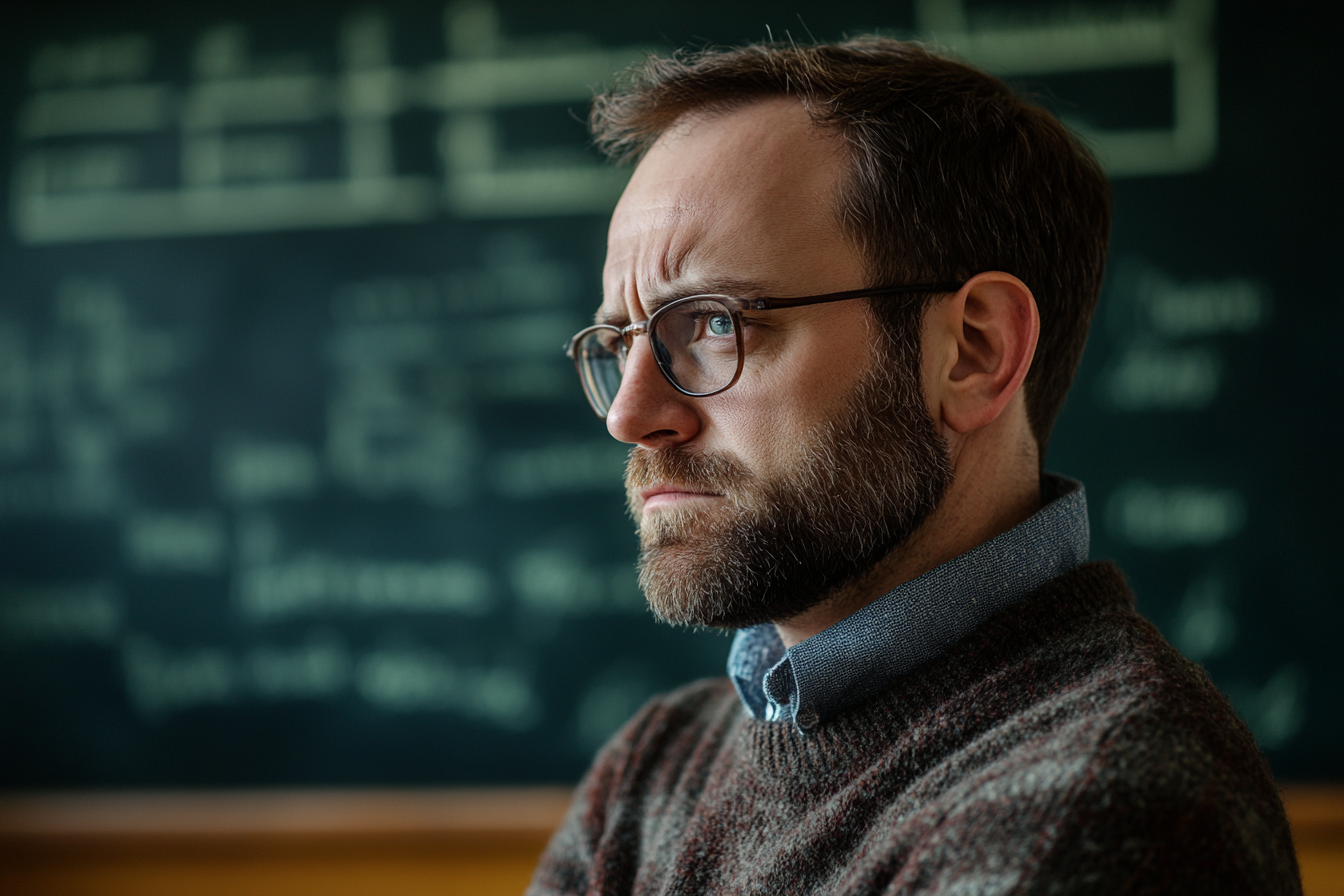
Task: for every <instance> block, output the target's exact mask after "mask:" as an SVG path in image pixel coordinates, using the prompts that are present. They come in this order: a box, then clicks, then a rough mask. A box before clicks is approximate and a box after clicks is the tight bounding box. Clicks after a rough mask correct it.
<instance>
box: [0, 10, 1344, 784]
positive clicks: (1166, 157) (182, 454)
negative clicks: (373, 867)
mask: <svg viewBox="0 0 1344 896" xmlns="http://www.w3.org/2000/svg"><path fill="white" fill-rule="evenodd" d="M1330 8H1331V7H1330V6H1329V5H1327V4H1324V3H1319V4H1294V3H1280V4H1274V5H1273V6H1272V7H1267V6H1265V5H1263V4H1255V3H1251V2H1249V0H1175V2H1153V3H1148V2H1119V3H1109V2H1054V0H1030V2H1009V0H998V2H992V0H916V2H900V0H897V2H882V3H878V2H864V0H833V2H827V3H824V4H823V3H809V4H803V5H797V6H789V5H781V4H778V3H767V2H746V0H734V2H731V3H723V2H713V3H711V2H675V3H674V2H661V0H659V2H643V3H639V4H616V3H612V2H598V0H590V2H565V3H542V2H537V0H495V2H488V0H469V2H455V3H451V4H449V5H447V6H445V5H444V4H443V3H441V2H386V3H381V4H376V5H369V4H344V3H327V2H323V3H317V2H278V0H274V2H265V3H262V2H251V0H231V2H228V3H224V2H217V0H204V2H199V3H193V4H178V3H166V2H125V3H118V4H99V5H92V4H88V5H81V4H73V3H51V4H44V5H41V6H30V7H27V8H24V7H18V8H16V7H15V6H10V7H8V8H7V9H6V11H5V12H4V13H3V14H2V15H3V17H4V23H5V27H4V28H3V29H0V45H2V46H3V50H2V51H0V126H3V127H4V128H5V134H6V136H5V139H4V140H3V141H0V168H3V170H4V171H5V172H6V173H7V177H6V179H5V183H6V184H7V188H6V194H5V200H4V204H3V206H4V209H5V210H6V217H5V219H4V221H5V223H4V224H3V225H0V787H2V788H4V789H6V790H8V791H11V792H28V791H35V790H40V791H50V790H84V789H107V788H122V789H125V788H136V789H143V788H148V789H164V788H173V789H180V788H236V787H300V788H313V787H399V786H436V787H461V786H468V785H471V786H485V785H491V786H499V785H511V786H516V785H524V784H540V783H547V784H561V785H570V784H572V783H573V782H574V781H576V780H577V778H578V776H579V775H580V774H581V773H582V771H583V769H584V768H585V767H586V764H587V762H588V760H589V758H590V756H591V754H592V752H593V750H594V749H595V748H596V747H597V746H598V745H599V744H600V743H601V742H602V741H603V739H604V738H605V737H607V736H608V735H609V734H610V733H611V732H612V731H613V730H614V729H615V728H616V727H617V726H618V725H619V724H620V722H621V721H623V720H624V719H625V718H626V717H627V716H628V715H629V714H630V713H631V712H632V711H633V710H634V709H635V708H637V707H638V706H639V704H640V703H641V702H642V701H643V700H644V699H645V698H646V697H647V696H648V695H650V694H651V693H654V692H655V691H658V690H660V689H665V688H668V687H671V686H674V685H676V684H678V683H681V682H684V681H686V680H689V679H691V678H694V677H699V676H704V675H716V674H721V669H722V664H723V660H724V657H725V655H726V651H727V648H728V643H729V642H728V639H727V638H725V637H723V636H721V635H715V634H707V633H691V632H686V631H678V630H673V629H670V628H667V627H665V626H660V625H657V624H655V623H654V622H653V621H652V619H651V618H650V616H649V615H648V613H647V611H646V610H645V609H644V607H643V601H642V598H641V597H640V595H639V593H638V591H637V588H636V583H635V574H634V571H633V567H632V564H633V560H634V553H635V540H634V537H633V532H632V524H631V522H630V521H629V520H628V519H627V518H626V516H625V514H624V511H623V506H622V491H621V468H622V463H623V459H624V451H623V450H622V447H621V446H620V445H619V444H617V443H615V442H613V441H612V440H610V439H609V437H608V436H607V434H606V432H605V430H604V428H603V425H602V423H601V422H600V421H599V420H597V419H596V418H595V417H594V416H593V415H592V413H591V412H590V411H589V410H588V409H587V406H586V404H585V403H584V400H583V398H582V395H581V393H580V390H579V386H578V383H577V380H576V377H575V375H574V372H573V369H572V367H571V366H570V365H569V362H568V361H567V360H566V359H565V358H564V357H563V356H562V354H561V352H560V346H561V344H562V343H563V342H564V340H565V339H566V338H567V337H568V336H569V335H571V334H572V333H573V332H575V331H576V330H577V329H579V328H580V327H581V326H583V325H584V324H585V322H586V321H587V320H588V319H589V318H590V316H591V314H592V311H593V309H594V308H595V306H596V304H597V302H598V301H599V299H600V282H599V272H600V269H601V264H602V259H603V250H604V239H605V228H606V216H607V214H608V213H609V211H610V209H611V207H612V205H613V204H614V201H615V198H616V196H617V195H618V194H619V192H620V189H621V187H622V184H623V181H624V178H625V177H626V176H627V175H626V174H625V173H623V172H620V171H616V170H613V169H611V168H609V167H605V166H604V165H603V163H602V162H601V161H600V159H599V158H598V157H597V156H596V154H595V153H594V152H593V151H592V150H591V149H590V148H589V147H588V144H587V137H586V132H585V128H584V125H583V120H584V118H585V116H586V112H587V106H588V100H589V98H590V97H591V94H592V89H593V87H594V86H595V85H597V84H600V83H601V82H602V81H604V80H605V79H606V78H607V77H608V76H609V75H610V74H611V73H612V72H613V71H615V70H616V69H618V68H620V67H621V66H623V65H625V64H627V63H629V62H631V61H634V60H636V59H639V58H641V56H642V55H643V54H644V53H646V52H647V51H649V50H667V49H670V48H673V47H679V46H684V45H687V44H690V45H704V44H710V43H736V42H741V41H744V40H753V39H764V38H767V37H768V36H770V35H773V36H774V37H775V38H777V39H787V38H789V37H792V38H795V39H799V40H804V39H811V38H813V37H815V38H818V39H836V38H840V37H842V36H845V35H852V34H858V33H863V32H872V31H880V32H882V33H886V34H892V35H897V36H907V37H918V38H921V39H929V40H933V41H935V42H937V43H939V44H941V45H942V46H944V47H948V48H951V49H953V50H954V51H956V52H957V53H959V54H961V55H962V56H963V57H965V58H966V59H968V60H969V61H971V62H973V63H976V64H979V65H981V66H983V67H984V68H986V69H988V70H989V71H991V72H994V73H996V74H999V75H1002V76H1004V77H1006V78H1008V79H1009V80H1010V81H1011V82H1013V83H1014V84H1016V85H1018V86H1019V87H1020V88H1021V89H1023V90H1025V91H1027V92H1029V93H1032V94H1034V95H1036V96H1038V97H1039V98H1040V101H1041V102H1042V103H1044V104H1046V105H1047V106H1049V107H1050V108H1051V109H1052V110H1054V111H1055V112H1056V114H1058V115H1059V116H1060V117H1061V118H1062V119H1063V120H1064V121H1066V122H1068V123H1069V124H1071V125H1072V126H1074V127H1075V128H1077V129H1078V130H1079V131H1080V132H1082V133H1083V134H1085V135H1086V136H1087V138H1088V139H1089V141H1090V142H1091V143H1092V145H1093V146H1094V147H1095V148H1096V150H1097V151H1098V153H1099V155H1100V156H1101V157H1102V159H1103V160H1104V162H1105V164H1106V166H1107V169H1108V171H1109V172H1110V174H1111V176H1112V177H1113V180H1114V185H1115V196H1116V206H1115V209H1116V221H1115V232H1114V238H1113V241H1112V248H1111V264H1110V269H1109V273H1108V281H1107V286H1106V291H1105V294H1104V296H1103V300H1102V306H1101V310H1100V312H1099V314H1098V317H1097V319H1096V322H1095V324H1094V327H1093V334H1092V338H1091V342H1090V344H1089V348H1088V352H1087V356H1086V358H1085V359H1084V362H1083V367H1082V370H1081V372H1080V374H1079V376H1078V380H1077V383H1076V385H1075V386H1074V389H1073V392H1072V393H1071V396H1070V400H1069V404H1068V406H1067V408H1066V410H1065V413H1064V415H1063V417H1062V419H1061V420H1060V422H1059V425H1058V427H1057V429H1056V434H1055V436H1054V439H1053V442H1052V446H1051V453H1050V457H1049V459H1048V467H1049V468H1050V469H1053V470H1057V471H1060V472H1064V473H1067V474H1069V475H1072V476H1076V477H1078V478H1081V479H1082V480H1083V481H1084V482H1085V483H1086V485H1087V488H1088V493H1089V499H1090V503H1091V511H1092V526H1093V541H1092V552H1093V556H1094V557H1096V558H1112V559H1115V560H1117V561H1119V562H1120V564H1121V565H1122V567H1123V568H1124V569H1125V570H1126V572H1127V573H1128V575H1129V576H1130V578H1131V582H1132V584H1133V587H1134V589H1135V591H1136V593H1137V594H1138V599H1139V605H1140V608H1141V610H1142V611H1143V612H1144V613H1145V614H1147V615H1148V616H1149V618H1151V619H1152V620H1153V621H1154V622H1155V623H1156V624H1157V625H1158V626H1159V627H1161V629H1162V630H1163V632H1164V633H1165V634H1166V635H1167V637H1168V638H1169V639H1170V640H1171V641H1172V642H1173V643H1174V644H1175V645H1176V646H1177V647H1179V648H1180V649H1181V650H1182V651H1183V652H1184V653H1185V654H1186V655H1187V656H1189V657H1190V658H1191V659H1193V660H1196V661H1197V662H1200V663H1202V664H1203V665H1204V666H1205V667H1206V668H1207V669H1208V670H1209V672H1210V674H1211V675H1212V676H1213V678H1214V680H1215V682H1216V683H1217V684H1218V685H1219V686H1220V687H1221V688H1222V689H1223V690H1224V691H1225V692H1226V693H1227V694H1228V696H1229V697H1230V698H1231V699H1232V701H1233V702H1234V704H1235V705H1236V707H1237V709H1238V711H1239V712H1240V713H1241V714H1242V716H1243V718H1245V720H1246V721H1247V722H1248V724H1249V725H1250V726H1251V728H1252V729H1253V731H1254V732H1255V735H1256V737H1257V739H1258V740H1259V742H1260V744H1261V746H1262V747H1263V748H1264V749H1265V751H1266V753H1267V755H1268V756H1269V759H1270V762H1271V764H1272V766H1273V768H1274V772H1275V774H1276V775H1277V776H1278V777H1279V779H1280V780H1282V781H1285V782H1301V781H1316V782H1322V781H1339V780H1340V779H1341V778H1342V777H1344V763H1342V762H1341V759H1340V757H1341V755H1344V753H1342V752H1341V750H1340V747H1339V744H1340V740H1341V734H1344V732H1342V731H1341V726H1342V725H1344V722H1341V713H1340V712H1339V708H1340V702H1341V701H1340V698H1341V694H1342V693H1344V660H1342V659H1341V656H1344V652H1341V651H1340V649H1339V639H1340V635H1341V631H1342V630H1344V626H1342V625H1341V622H1342V620H1344V609H1342V608H1341V601H1340V596H1341V585H1340V580H1339V578H1338V577H1337V576H1336V575H1334V574H1331V573H1330V572H1329V570H1330V569H1331V568H1333V561H1334V559H1335V554H1334V551H1335V550H1337V545H1338V542H1339V539H1340V536H1341V534H1342V533H1341V526H1340V524H1339V522H1338V520H1339V512H1340V506H1341V503H1342V502H1344V495H1342V494H1341V482H1342V481H1344V480H1342V478H1341V476H1340V473H1339V470H1338V464H1339V457H1340V451H1339V448H1338V444H1337V441H1338V436H1339V434H1340V425H1339V422H1338V416H1337V415H1338V412H1339V398H1338V395H1339V387H1338V384H1337V383H1336V381H1335V380H1334V375H1335V371H1336V369H1337V367H1338V362H1337V360H1336V355H1337V352H1336V351H1335V349H1334V348H1333V346H1334V338H1335V336H1336V335H1338V333H1339V332H1340V325H1341V312H1340V308H1341V296H1340V288H1339V286H1338V281H1337V278H1336V271H1335V267H1336V266H1337V265H1338V263H1339V260H1340V250H1341V247H1342V245H1344V239H1342V237H1344V229H1342V228H1341V224H1340V218H1339V214H1338V209H1339V206H1340V200H1341V190H1340V182H1341V177H1340V164H1339V146H1340V137H1341V134H1340V125H1339V117H1338V114H1337V111H1336V112H1331V111H1330V109H1332V108H1335V109H1336V110H1337V106H1338V96H1339V94H1340V88H1341V80H1342V79H1341V74H1340V69H1339V67H1338V65H1337V51H1336V48H1335V46H1334V44H1335V40H1336V36H1337V34H1338V22H1337V20H1336V25H1335V26H1329V25H1328V21H1330V20H1334V19H1328V18H1327V10H1329V9H1330ZM1331 15H1333V13H1331ZM1332 96H1333V97H1335V98H1336V99H1335V100H1333V101H1332V100H1330V99H1329V97H1332ZM1332 457H1333V458H1335V460H1334V461H1332V460H1330V458H1332Z"/></svg>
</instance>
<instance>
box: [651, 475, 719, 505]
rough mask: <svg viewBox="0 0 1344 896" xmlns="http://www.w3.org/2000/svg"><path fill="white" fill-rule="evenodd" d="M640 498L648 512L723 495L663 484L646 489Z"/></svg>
mask: <svg viewBox="0 0 1344 896" xmlns="http://www.w3.org/2000/svg"><path fill="white" fill-rule="evenodd" d="M639 497H640V500H642V501H643V502H644V510H646V511H648V510H652V509H653V508H655V507H671V506H673V505H676V504H681V503H683V502H685V501H694V500H702V499H705V498H722V497H723V495H720V494H717V493H714V492H700V491H696V490H694V489H692V488H688V487H686V486H682V485H672V484H670V483H666V482H663V483H659V484H658V485H652V486H649V487H648V488H646V489H644V490H643V491H641V492H640V493H639Z"/></svg>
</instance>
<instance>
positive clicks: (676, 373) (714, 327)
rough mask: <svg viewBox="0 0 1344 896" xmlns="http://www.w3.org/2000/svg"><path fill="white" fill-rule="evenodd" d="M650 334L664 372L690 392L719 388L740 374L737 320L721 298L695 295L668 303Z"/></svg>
mask: <svg viewBox="0 0 1344 896" xmlns="http://www.w3.org/2000/svg"><path fill="white" fill-rule="evenodd" d="M649 338H650V339H651V340H652V341H653V350H654V353H655V355H656V357H657V358H658V363H659V366H660V367H662V368H663V372H664V373H666V374H667V377H668V379H670V380H672V382H673V383H675V384H676V385H677V386H680V387H681V388H682V389H684V390H686V391H687V392H692V393H695V394H697V395H704V394H707V393H710V392H717V391H719V390H720V389H723V388H726V387H727V386H728V385H729V384H730V383H731V382H732V381H733V377H735V376H737V370H738V352H739V351H740V349H741V343H740V342H739V340H738V334H737V323H736V321H735V320H734V319H733V315H732V312H730V311H729V310H728V307H727V306H726V305H723V304H722V303H720V302H717V301H715V300H713V299H693V300H691V301H683V302H677V303H676V304H675V305H671V306H669V307H668V308H667V310H666V311H664V312H663V313H662V314H660V315H658V319H657V320H656V321H655V322H654V325H653V329H652V331H651V332H650V333H649Z"/></svg>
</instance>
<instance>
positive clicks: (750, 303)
mask: <svg viewBox="0 0 1344 896" xmlns="http://www.w3.org/2000/svg"><path fill="white" fill-rule="evenodd" d="M959 289H961V284H960V283H914V284H911V285H908V286H880V287H876V288H869V289H847V290H845V291H844V292H828V293H825V294H824V295H819V296H797V297H795V298H787V299H779V298H769V297H762V298H759V299H747V300H746V302H747V308H748V309H749V310H751V311H769V310H770V309H771V308H798V307H800V306H803V305H824V304H826V303H827V302H843V301H845V300H846V299H862V298H866V297H868V296H885V295H898V294H900V293H930V292H956V291H957V290H959Z"/></svg>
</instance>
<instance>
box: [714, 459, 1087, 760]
mask: <svg viewBox="0 0 1344 896" xmlns="http://www.w3.org/2000/svg"><path fill="white" fill-rule="evenodd" d="M1041 497H1042V505H1043V506H1042V507H1041V509H1040V510H1038V511H1037V512H1036V513H1035V514H1033V515H1032V516H1031V517H1030V518H1028V519H1027V520H1025V521H1023V522H1022V523H1019V524H1018V525H1017V526H1014V527H1013V528H1012V529H1009V530H1008V531H1007V532H1004V533H1003V534H1001V535H999V536H997V537H995V538H993V539H991V540H989V541H987V542H985V543H984V544H981V545H978V546H976V547H974V548H972V549H971V550H969V551H967V552H966V553H964V554H962V555H961V556H959V557H956V558H954V559H953V560H950V561H948V562H947V563H944V564H943V565H942V566H939V567H937V568H935V569H932V570H930V571H929V572H927V573H925V574H924V575H922V576H920V577H918V578H916V579H912V580H911V581H909V582H906V583H904V584H902V585H899V586H898V587H896V588H895V589H893V590H892V591H890V592H888V593H887V594H886V595H884V596H883V597H880V598H878V599H877V600H876V601H874V602H873V603H871V604H868V605H867V606H866V607H864V608H863V609H861V610H859V611H858V612H857V613H854V614H853V615H851V616H849V617H847V618H845V619H842V620H841V621H839V622H837V623H836V624H835V625H833V626H831V627H830V628H828V629H826V630H825V631H823V632H820V633H818V634H816V635H814V636H812V637H811V638H808V639H807V640H806V641H802V642H801V643H799V644H796V645H794V646H793V647H792V648H790V649H788V650H785V649H784V645H783V643H782V642H781V641H780V638H779V634H778V633H777V632H776V631H775V627H774V625H773V624H770V623H766V624H764V625H758V626H754V627H752V628H747V629H743V630H742V631H739V632H738V633H737V637H736V638H735V639H734V640H733V647H732V650H731V651H730V652H729V656H728V677H729V679H730V680H731V681H732V682H733V686H734V687H735V688H736V689H737V693H738V696H739V697H740V698H741V699H742V703H743V705H744V706H745V707H746V710H747V712H748V713H750V714H751V715H752V716H753V717H754V718H756V719H760V720H764V721H772V722H793V723H794V725H795V726H796V727H797V729H798V731H799V733H804V734H805V733H807V732H809V731H811V730H813V729H815V728H816V727H817V726H818V725H819V724H820V723H821V722H822V721H824V720H825V719H827V718H829V717H830V716H832V715H834V714H835V713H837V712H839V711H840V710H842V709H844V708H846V707H848V706H851V705H853V704H855V703H857V702H859V701H862V700H864V699H866V698H868V697H871V696H872V695H874V694H876V693H878V692H880V691H883V690H886V689H887V688H888V687H890V686H891V684H892V683H893V682H894V681H895V680H896V679H897V678H899V677H900V676H902V675H904V674H906V673H907V672H909V671H910V670H912V669H914V668H916V667H918V666H921V665H923V664H924V663H926V662H928V661H929V660H931V659H933V658H934V657H936V656H938V655H939V654H941V653H942V652H943V651H945V650H946V649H947V648H948V647H949V646H950V645H952V644H954V643H955V642H957V641H958V640H960V639H961V638H962V637H964V636H965V635H966V634H967V633H969V632H970V631H971V630H973V629H975V628H976V627H977V626H979V625H980V624H981V623H982V622H984V621H985V620H986V619H988V618H989V617H990V616H992V615H994V614H995V613H997V612H998V611H999V610H1001V609H1003V608H1005V607H1007V606H1010V605H1012V604H1014V603H1016V602H1018V601H1020V600H1021V599H1022V598H1023V597H1025V596H1026V595H1028V594H1030V593H1032V592H1033V591H1035V590H1037V589H1038V588H1040V587H1041V586H1042V585H1043V584H1045V583H1046V582H1048V581H1050V580H1051V579H1053V578H1055V577H1057V576H1059V575H1062V574H1063V573H1065V572H1068V571H1069V570H1071V569H1074V568H1075V567H1077V566H1079V565H1081V564H1083V563H1085V562H1086V561H1087V554H1088V545H1089V541H1090V533H1089V528H1088V519H1087V497H1086V494H1085V493H1084V490H1083V486H1082V484H1081V483H1079V482H1077V481H1075V480H1072V479H1067V478H1065V477H1062V476H1055V475H1051V474H1045V475H1044V476H1042V478H1041Z"/></svg>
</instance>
